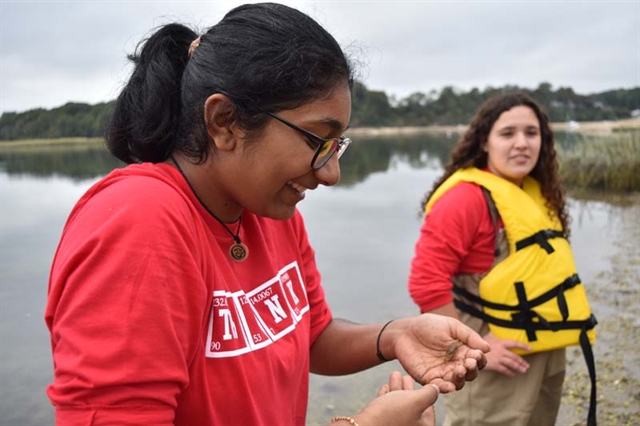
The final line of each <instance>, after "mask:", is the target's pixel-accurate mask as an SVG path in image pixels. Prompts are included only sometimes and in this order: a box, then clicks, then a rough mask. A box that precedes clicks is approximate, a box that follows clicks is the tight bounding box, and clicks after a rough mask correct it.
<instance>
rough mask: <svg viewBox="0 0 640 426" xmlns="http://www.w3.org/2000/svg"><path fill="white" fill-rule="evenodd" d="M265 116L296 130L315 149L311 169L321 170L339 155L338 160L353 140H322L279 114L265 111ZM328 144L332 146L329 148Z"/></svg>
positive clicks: (342, 137) (345, 138)
mask: <svg viewBox="0 0 640 426" xmlns="http://www.w3.org/2000/svg"><path fill="white" fill-rule="evenodd" d="M265 114H267V115H269V116H271V117H273V118H275V119H276V120H278V121H279V122H281V123H282V124H284V125H286V126H289V127H290V128H292V129H293V130H296V131H298V132H300V133H301V134H303V135H304V136H305V139H306V140H307V143H308V144H309V146H310V147H311V148H313V149H315V150H316V151H315V153H314V154H313V158H312V159H311V168H312V169H314V170H318V169H320V168H321V167H322V166H324V165H325V164H327V162H328V161H329V160H330V159H331V157H333V154H335V153H336V152H337V153H338V159H340V157H341V156H342V154H344V152H345V151H346V150H347V148H348V147H349V145H350V144H351V139H349V138H347V137H344V136H340V137H339V138H321V137H320V136H318V135H316V134H313V133H311V132H310V131H308V130H305V129H303V128H302V127H299V126H296V125H295V124H293V123H292V122H290V121H288V120H285V119H284V118H282V117H280V116H279V115H278V114H275V113H273V112H268V111H265ZM327 144H330V145H329V146H327ZM325 149H326V150H327V153H326V154H324V155H322V156H321V155H320V154H321V153H322V151H324V150H325Z"/></svg>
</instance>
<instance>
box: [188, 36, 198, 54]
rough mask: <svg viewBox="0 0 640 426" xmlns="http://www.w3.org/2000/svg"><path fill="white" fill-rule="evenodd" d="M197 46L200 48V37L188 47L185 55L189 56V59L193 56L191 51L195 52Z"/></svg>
mask: <svg viewBox="0 0 640 426" xmlns="http://www.w3.org/2000/svg"><path fill="white" fill-rule="evenodd" d="M198 46H200V37H198V38H197V39H195V40H193V41H192V42H191V45H190V46H189V52H188V53H187V55H188V56H189V59H191V55H192V54H193V51H194V50H196V48H197V47H198Z"/></svg>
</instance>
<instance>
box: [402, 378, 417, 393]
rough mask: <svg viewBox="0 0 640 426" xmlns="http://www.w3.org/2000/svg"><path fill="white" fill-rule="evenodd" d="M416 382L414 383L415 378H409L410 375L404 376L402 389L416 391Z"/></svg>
mask: <svg viewBox="0 0 640 426" xmlns="http://www.w3.org/2000/svg"><path fill="white" fill-rule="evenodd" d="M414 383H415V382H414V381H413V377H411V376H409V375H404V376H402V389H403V390H414V389H415V387H414Z"/></svg>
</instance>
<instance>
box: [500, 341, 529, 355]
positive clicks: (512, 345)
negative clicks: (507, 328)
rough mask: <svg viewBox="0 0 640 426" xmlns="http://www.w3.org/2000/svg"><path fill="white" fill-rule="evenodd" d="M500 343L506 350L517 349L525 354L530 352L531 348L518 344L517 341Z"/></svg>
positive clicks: (524, 344)
mask: <svg viewBox="0 0 640 426" xmlns="http://www.w3.org/2000/svg"><path fill="white" fill-rule="evenodd" d="M502 343H503V345H504V347H505V348H508V349H513V348H518V349H522V350H523V351H527V352H529V351H530V350H531V346H529V345H527V344H526V343H522V342H518V341H517V340H502Z"/></svg>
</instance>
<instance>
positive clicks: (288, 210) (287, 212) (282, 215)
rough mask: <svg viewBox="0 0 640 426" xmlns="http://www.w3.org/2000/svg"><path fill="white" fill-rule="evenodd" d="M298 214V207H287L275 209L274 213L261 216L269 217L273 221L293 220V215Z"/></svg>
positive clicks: (270, 212)
mask: <svg viewBox="0 0 640 426" xmlns="http://www.w3.org/2000/svg"><path fill="white" fill-rule="evenodd" d="M295 213H296V206H292V207H289V206H286V207H281V208H279V209H274V210H272V211H269V212H267V213H266V214H262V215H261V216H265V217H268V218H269V219H273V220H287V219H291V218H292V217H293V215H294V214H295Z"/></svg>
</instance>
